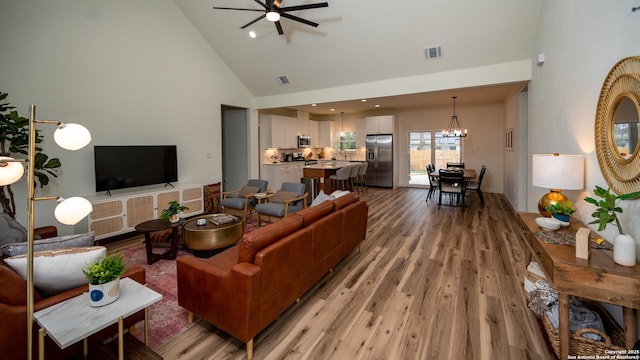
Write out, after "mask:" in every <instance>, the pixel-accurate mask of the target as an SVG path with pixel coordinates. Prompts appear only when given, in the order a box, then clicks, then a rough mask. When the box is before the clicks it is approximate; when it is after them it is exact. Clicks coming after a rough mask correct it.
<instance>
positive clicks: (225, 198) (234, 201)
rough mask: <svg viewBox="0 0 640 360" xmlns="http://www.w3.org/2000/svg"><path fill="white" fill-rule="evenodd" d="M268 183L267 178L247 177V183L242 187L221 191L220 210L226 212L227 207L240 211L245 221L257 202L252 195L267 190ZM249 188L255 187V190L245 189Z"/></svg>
mask: <svg viewBox="0 0 640 360" xmlns="http://www.w3.org/2000/svg"><path fill="white" fill-rule="evenodd" d="M268 185H269V182H268V181H267V180H261V179H249V181H247V185H245V186H243V187H242V189H239V190H233V191H223V192H222V200H220V206H222V211H223V212H227V209H228V208H231V209H235V210H239V211H242V212H243V214H244V221H245V223H246V221H247V215H248V214H249V212H250V211H252V210H253V209H254V208H255V206H256V205H257V204H258V199H256V198H255V196H254V195H255V194H257V193H265V192H267V186H268ZM249 188H253V189H255V188H257V190H255V191H253V190H252V191H247V189H249Z"/></svg>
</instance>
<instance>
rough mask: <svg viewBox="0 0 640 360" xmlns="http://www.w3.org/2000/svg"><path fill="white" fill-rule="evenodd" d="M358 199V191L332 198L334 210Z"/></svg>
mask: <svg viewBox="0 0 640 360" xmlns="http://www.w3.org/2000/svg"><path fill="white" fill-rule="evenodd" d="M358 199H360V197H359V196H358V193H355V192H351V193H348V194H346V195H344V196H340V197H339V198H336V199H335V200H333V206H334V207H335V210H336V211H337V210H340V209H342V208H343V207H345V206H347V205H349V204H351V203H354V202H356V201H358Z"/></svg>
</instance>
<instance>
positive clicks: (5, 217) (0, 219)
mask: <svg viewBox="0 0 640 360" xmlns="http://www.w3.org/2000/svg"><path fill="white" fill-rule="evenodd" d="M22 241H27V229H25V228H24V226H22V225H20V223H19V222H17V221H16V220H15V219H14V218H12V217H11V216H9V214H7V213H1V214H0V245H4V244H9V243H15V242H22Z"/></svg>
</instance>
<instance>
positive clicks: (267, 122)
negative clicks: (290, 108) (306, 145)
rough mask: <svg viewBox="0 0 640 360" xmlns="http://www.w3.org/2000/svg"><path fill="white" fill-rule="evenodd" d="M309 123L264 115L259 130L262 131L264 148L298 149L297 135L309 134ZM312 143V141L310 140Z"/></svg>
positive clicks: (307, 121) (304, 120)
mask: <svg viewBox="0 0 640 360" xmlns="http://www.w3.org/2000/svg"><path fill="white" fill-rule="evenodd" d="M310 122H311V121H309V120H306V119H297V118H291V117H286V116H280V115H264V116H263V117H262V118H261V128H262V129H263V131H264V137H263V139H264V142H265V144H264V145H265V147H266V148H283V149H295V148H297V147H298V135H308V134H309V133H310V131H311V130H310V129H311V126H310V124H309V123H310ZM311 141H313V139H312V140H311Z"/></svg>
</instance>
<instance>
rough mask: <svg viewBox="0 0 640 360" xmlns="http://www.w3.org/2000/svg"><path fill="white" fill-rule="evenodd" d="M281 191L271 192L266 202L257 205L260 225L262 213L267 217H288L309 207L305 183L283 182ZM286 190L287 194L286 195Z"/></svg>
mask: <svg viewBox="0 0 640 360" xmlns="http://www.w3.org/2000/svg"><path fill="white" fill-rule="evenodd" d="M280 190H281V191H278V192H276V193H274V194H269V195H268V196H267V197H265V201H266V202H262V203H259V204H258V205H256V213H257V214H258V226H260V215H262V216H267V217H276V218H286V217H287V216H289V215H291V214H293V213H296V212H298V211H300V210H302V209H305V208H306V207H307V201H306V198H307V195H308V193H306V192H305V185H304V184H303V183H287V182H285V183H282V187H281V188H280ZM285 192H286V196H283V195H285Z"/></svg>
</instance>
